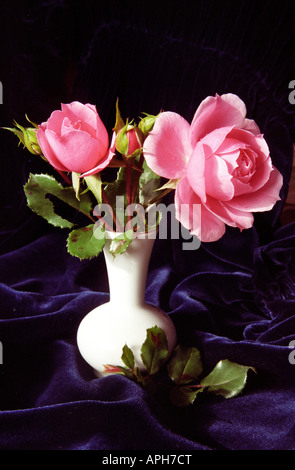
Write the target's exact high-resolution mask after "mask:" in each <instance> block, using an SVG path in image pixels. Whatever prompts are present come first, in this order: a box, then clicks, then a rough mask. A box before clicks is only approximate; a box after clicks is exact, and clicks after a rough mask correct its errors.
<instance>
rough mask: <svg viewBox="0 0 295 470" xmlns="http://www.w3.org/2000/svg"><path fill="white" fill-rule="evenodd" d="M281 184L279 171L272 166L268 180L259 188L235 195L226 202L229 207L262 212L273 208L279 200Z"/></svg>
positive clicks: (281, 179) (281, 178)
mask: <svg viewBox="0 0 295 470" xmlns="http://www.w3.org/2000/svg"><path fill="white" fill-rule="evenodd" d="M282 185H283V177H282V175H281V173H280V172H279V171H278V170H277V169H276V168H274V167H273V170H272V172H271V173H270V176H269V180H268V181H267V183H266V184H265V185H264V186H263V187H262V188H260V189H258V190H257V191H255V192H252V193H249V194H245V195H242V196H237V197H235V198H233V199H232V201H230V203H228V205H230V206H231V208H235V209H239V210H242V211H248V212H264V211H269V210H271V209H272V208H273V206H274V205H275V203H276V202H277V201H279V200H280V196H279V193H280V190H281V187H282Z"/></svg>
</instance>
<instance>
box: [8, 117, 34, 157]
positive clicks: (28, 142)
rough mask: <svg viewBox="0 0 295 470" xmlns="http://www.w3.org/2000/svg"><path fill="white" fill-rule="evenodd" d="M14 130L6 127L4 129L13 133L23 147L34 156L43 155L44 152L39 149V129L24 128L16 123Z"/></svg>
mask: <svg viewBox="0 0 295 470" xmlns="http://www.w3.org/2000/svg"><path fill="white" fill-rule="evenodd" d="M14 124H15V126H16V127H14V128H11V127H4V129H6V130H8V131H11V132H13V134H15V135H16V136H17V137H18V138H19V141H20V142H21V143H22V144H23V146H24V147H25V148H26V149H27V150H28V151H29V152H30V153H32V154H33V155H41V153H42V151H41V149H40V147H39V144H38V140H37V134H36V133H37V129H36V128H34V127H23V126H21V125H20V124H18V123H17V122H14Z"/></svg>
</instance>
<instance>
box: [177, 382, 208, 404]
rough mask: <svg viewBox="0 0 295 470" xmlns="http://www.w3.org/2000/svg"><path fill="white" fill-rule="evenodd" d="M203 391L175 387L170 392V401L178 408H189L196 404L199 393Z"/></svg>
mask: <svg viewBox="0 0 295 470" xmlns="http://www.w3.org/2000/svg"><path fill="white" fill-rule="evenodd" d="M201 391H202V389H201V388H198V389H193V388H191V387H189V386H186V387H174V388H172V390H171V392H170V399H171V401H172V403H173V404H174V405H176V406H189V405H191V404H192V403H194V401H195V399H196V397H197V395H198V393H200V392H201Z"/></svg>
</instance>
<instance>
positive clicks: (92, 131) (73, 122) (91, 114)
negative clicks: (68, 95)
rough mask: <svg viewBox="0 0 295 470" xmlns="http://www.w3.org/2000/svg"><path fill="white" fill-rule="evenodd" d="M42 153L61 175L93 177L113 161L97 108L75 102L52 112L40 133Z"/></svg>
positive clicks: (38, 134)
mask: <svg viewBox="0 0 295 470" xmlns="http://www.w3.org/2000/svg"><path fill="white" fill-rule="evenodd" d="M37 139H38V142H39V145H40V147H41V150H42V152H43V154H44V156H45V157H46V159H47V160H48V161H49V163H51V165H52V166H53V167H54V168H56V169H57V170H59V171H67V172H68V171H69V172H75V173H82V176H89V175H93V174H94V173H98V172H99V171H101V170H102V169H103V168H105V167H106V166H107V165H108V163H109V162H110V160H111V159H112V157H113V155H114V152H113V148H111V149H109V136H108V133H107V130H106V128H105V126H104V124H103V122H102V121H101V119H100V117H99V115H98V113H97V110H96V107H95V106H94V105H91V104H82V103H79V102H78V101H74V102H72V103H70V104H62V105H61V111H60V110H58V111H53V113H52V114H51V116H50V118H49V119H48V121H47V122H44V123H42V124H41V125H40V126H39V129H38V131H37Z"/></svg>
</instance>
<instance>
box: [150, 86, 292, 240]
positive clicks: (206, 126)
mask: <svg viewBox="0 0 295 470" xmlns="http://www.w3.org/2000/svg"><path fill="white" fill-rule="evenodd" d="M246 112H247V111H246V106H245V104H244V103H243V101H242V100H241V99H240V98H239V97H238V96H236V95H233V94H225V95H222V96H218V95H216V96H215V97H212V96H210V97H208V98H206V99H205V100H204V101H202V103H201V104H200V106H199V107H198V109H197V111H196V113H195V115H194V118H193V120H192V123H191V124H189V123H188V122H187V121H186V120H185V119H184V118H183V117H181V116H180V115H179V114H176V113H173V112H163V113H162V114H160V116H159V117H158V118H157V120H156V123H155V125H154V128H153V130H152V132H151V133H150V134H149V136H148V137H147V138H146V140H145V143H144V155H145V158H146V162H147V164H148V166H149V167H150V168H151V169H152V170H153V171H154V172H155V173H157V174H158V175H160V176H163V177H165V178H168V179H176V180H179V181H178V183H177V186H176V191H175V208H176V218H177V219H178V220H179V222H181V223H182V225H183V226H184V227H185V228H187V229H189V230H190V231H191V233H192V234H195V235H196V236H197V237H198V238H199V239H200V240H201V241H204V242H212V241H216V240H218V239H220V238H221V237H222V236H223V234H224V232H225V226H226V225H229V226H231V227H238V228H239V229H240V230H243V229H247V228H250V227H251V226H252V225H253V221H254V217H253V214H252V213H253V212H262V211H268V210H270V209H272V207H273V206H274V204H275V203H276V202H277V201H278V200H279V199H280V198H279V192H280V189H281V187H282V184H283V181H282V175H281V174H280V172H279V171H278V170H277V169H276V168H274V167H273V165H272V161H271V158H270V155H269V149H268V146H267V143H266V141H265V140H264V138H263V136H262V135H261V133H260V130H259V128H258V126H257V124H256V123H255V122H254V121H253V120H250V119H247V118H246ZM196 204H197V205H198V206H195V205H196ZM183 205H186V206H183ZM182 207H185V210H182ZM194 207H195V208H196V207H198V208H200V210H195V211H194ZM187 209H188V210H187Z"/></svg>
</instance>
